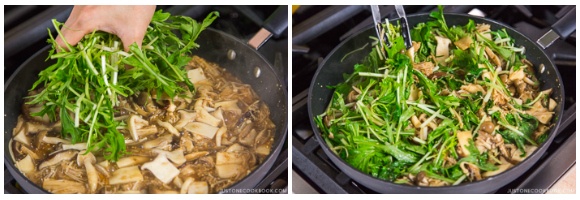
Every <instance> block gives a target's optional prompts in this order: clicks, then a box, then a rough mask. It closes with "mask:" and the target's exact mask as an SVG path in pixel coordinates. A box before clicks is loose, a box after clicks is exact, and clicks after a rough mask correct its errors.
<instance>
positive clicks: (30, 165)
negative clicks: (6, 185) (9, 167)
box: [15, 155, 35, 176]
mask: <svg viewBox="0 0 580 200" xmlns="http://www.w3.org/2000/svg"><path fill="white" fill-rule="evenodd" d="M15 165H16V168H18V169H19V170H20V171H21V172H22V173H24V174H26V175H27V176H28V175H30V174H31V173H33V172H34V171H35V167H34V162H33V161H32V158H31V157H30V155H27V156H26V157H24V158H23V159H22V160H19V161H18V162H16V163H15Z"/></svg>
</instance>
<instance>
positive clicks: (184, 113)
mask: <svg viewBox="0 0 580 200" xmlns="http://www.w3.org/2000/svg"><path fill="white" fill-rule="evenodd" d="M177 112H178V113H179V115H180V116H181V117H180V118H179V121H177V122H176V123H175V128H176V129H177V130H180V131H183V127H184V126H185V125H186V124H187V123H189V122H193V121H194V120H195V118H196V116H197V114H196V113H195V112H194V111H188V110H179V111H177Z"/></svg>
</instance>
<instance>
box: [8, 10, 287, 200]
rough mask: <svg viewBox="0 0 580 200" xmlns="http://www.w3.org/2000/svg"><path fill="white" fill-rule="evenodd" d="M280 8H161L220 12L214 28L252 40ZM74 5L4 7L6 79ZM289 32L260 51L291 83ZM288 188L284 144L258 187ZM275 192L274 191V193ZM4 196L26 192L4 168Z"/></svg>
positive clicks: (195, 15) (194, 15) (184, 12)
mask: <svg viewBox="0 0 580 200" xmlns="http://www.w3.org/2000/svg"><path fill="white" fill-rule="evenodd" d="M277 7H278V6H242V5H239V6H209V5H204V6H157V9H163V10H164V11H167V12H170V13H172V14H174V15H186V16H190V17H192V18H194V19H200V18H202V17H204V16H206V15H207V14H208V13H209V12H210V11H219V12H220V17H219V18H218V19H217V20H216V21H215V22H214V23H213V24H212V25H211V27H212V28H215V29H218V30H221V31H223V32H226V33H229V34H230V35H233V36H235V37H237V38H239V39H242V40H244V41H248V40H249V39H250V38H252V37H253V36H254V34H256V32H258V30H260V28H261V26H262V24H263V23H264V21H265V20H266V18H267V17H268V16H270V15H271V14H272V13H273V12H274V10H276V8H277ZM71 10H72V6H5V7H4V12H5V15H4V19H5V20H4V28H5V36H4V41H5V45H4V59H5V66H4V80H8V78H9V77H10V75H12V73H13V72H14V71H15V70H16V68H18V66H20V65H21V64H22V63H23V62H24V61H25V60H26V59H27V58H29V57H31V56H32V55H33V54H34V53H36V52H37V51H38V50H40V49H42V48H43V47H45V46H46V45H47V43H46V39H47V38H48V33H47V28H51V30H52V34H53V35H55V34H56V32H55V31H54V28H52V24H51V22H50V20H51V19H53V18H54V19H57V20H59V21H61V22H64V21H65V20H66V19H67V17H68V15H69V13H70V12H71ZM287 46H288V37H287V31H285V32H284V33H283V34H281V35H280V36H279V37H277V38H274V37H272V38H270V40H269V41H268V42H266V43H265V44H264V45H263V46H262V47H261V48H260V49H259V50H258V52H259V53H260V54H262V55H263V56H264V58H266V59H267V60H268V61H269V62H270V63H271V64H273V66H274V68H275V69H274V70H275V71H276V72H277V73H278V74H279V77H281V78H282V80H283V81H284V82H285V83H286V84H287V83H288V81H287V74H288V72H287V69H288V58H287V56H286V55H288V47H287ZM287 188H288V148H287V145H284V147H283V149H282V151H281V152H280V154H279V156H278V157H277V158H276V161H275V162H274V165H273V166H272V168H271V169H270V171H268V173H267V175H266V177H264V178H263V179H262V180H261V182H260V183H259V184H258V185H257V186H256V187H255V188H254V189H257V190H248V191H258V192H259V193H272V192H275V193H287ZM270 189H272V190H270ZM4 193H5V194H10V193H11V194H18V193H26V192H25V191H24V190H23V189H22V188H21V187H20V185H19V184H18V183H17V182H16V180H15V179H14V178H13V177H12V176H11V174H10V172H8V170H7V168H6V166H4Z"/></svg>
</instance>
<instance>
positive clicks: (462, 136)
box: [457, 131, 473, 156]
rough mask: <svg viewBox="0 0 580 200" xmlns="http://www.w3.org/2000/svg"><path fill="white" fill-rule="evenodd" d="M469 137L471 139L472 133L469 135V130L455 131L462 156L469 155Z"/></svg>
mask: <svg viewBox="0 0 580 200" xmlns="http://www.w3.org/2000/svg"><path fill="white" fill-rule="evenodd" d="M469 139H473V135H471V131H458V132H457V141H458V143H459V144H458V145H459V147H460V148H461V152H460V153H463V154H462V156H469V150H467V146H469Z"/></svg>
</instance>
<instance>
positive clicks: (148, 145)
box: [142, 134, 173, 149]
mask: <svg viewBox="0 0 580 200" xmlns="http://www.w3.org/2000/svg"><path fill="white" fill-rule="evenodd" d="M172 139H173V136H172V135H171V134H165V135H163V136H160V137H158V138H156V139H154V140H149V141H147V142H144V143H143V144H142V147H143V148H145V149H153V148H158V149H165V148H167V147H166V146H168V145H169V148H170V147H171V146H170V145H171V144H170V143H171V140H172Z"/></svg>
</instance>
